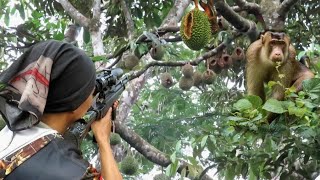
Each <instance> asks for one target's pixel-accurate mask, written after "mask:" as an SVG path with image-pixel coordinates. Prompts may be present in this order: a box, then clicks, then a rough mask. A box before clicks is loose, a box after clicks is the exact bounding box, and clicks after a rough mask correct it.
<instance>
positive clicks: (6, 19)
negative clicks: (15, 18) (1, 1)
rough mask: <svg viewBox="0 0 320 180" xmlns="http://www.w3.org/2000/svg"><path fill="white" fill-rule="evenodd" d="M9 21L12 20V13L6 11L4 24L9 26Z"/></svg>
mask: <svg viewBox="0 0 320 180" xmlns="http://www.w3.org/2000/svg"><path fill="white" fill-rule="evenodd" d="M9 20H10V13H9V10H7V11H6V14H5V15H4V23H5V24H6V25H7V26H9Z"/></svg>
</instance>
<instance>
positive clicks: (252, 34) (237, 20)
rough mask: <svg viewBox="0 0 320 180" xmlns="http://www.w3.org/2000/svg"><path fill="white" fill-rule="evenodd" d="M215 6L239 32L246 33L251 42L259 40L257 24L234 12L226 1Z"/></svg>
mask: <svg viewBox="0 0 320 180" xmlns="http://www.w3.org/2000/svg"><path fill="white" fill-rule="evenodd" d="M215 6H216V10H217V11H218V12H219V13H220V14H221V15H222V16H223V17H224V18H225V19H226V20H227V21H228V22H229V23H230V24H232V25H233V26H234V27H235V28H236V29H237V30H238V31H240V32H242V33H246V34H247V35H248V36H249V38H250V40H251V41H253V40H256V39H257V37H258V36H259V32H257V29H256V24H255V23H254V22H252V21H249V20H247V19H245V18H243V17H242V16H240V15H239V14H238V13H236V12H235V11H233V10H232V8H231V7H230V6H229V5H228V4H227V3H226V2H225V1H224V0H217V1H216V4H215Z"/></svg>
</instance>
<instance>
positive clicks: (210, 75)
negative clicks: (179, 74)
mask: <svg viewBox="0 0 320 180" xmlns="http://www.w3.org/2000/svg"><path fill="white" fill-rule="evenodd" d="M216 76H217V75H216V73H214V72H213V71H212V70H211V69H208V70H206V71H205V72H204V73H203V75H202V78H203V82H204V83H206V84H212V83H213V82H214V79H215V78H216Z"/></svg>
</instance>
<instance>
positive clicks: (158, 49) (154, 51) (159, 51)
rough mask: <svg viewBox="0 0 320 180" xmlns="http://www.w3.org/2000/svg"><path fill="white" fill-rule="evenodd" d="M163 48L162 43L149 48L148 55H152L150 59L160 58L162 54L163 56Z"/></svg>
mask: <svg viewBox="0 0 320 180" xmlns="http://www.w3.org/2000/svg"><path fill="white" fill-rule="evenodd" d="M164 52H165V50H164V48H163V46H162V45H157V46H154V47H152V48H151V50H150V55H151V57H152V59H154V60H158V61H160V60H162V58H163V56H164Z"/></svg>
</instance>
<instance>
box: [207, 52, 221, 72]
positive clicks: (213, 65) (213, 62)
mask: <svg viewBox="0 0 320 180" xmlns="http://www.w3.org/2000/svg"><path fill="white" fill-rule="evenodd" d="M219 59H220V58H219V57H216V56H214V57H210V58H209V59H208V60H207V61H208V65H209V69H211V70H213V71H214V72H215V73H216V74H220V73H221V71H222V68H221V67H220V66H219V64H218V62H219Z"/></svg>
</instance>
